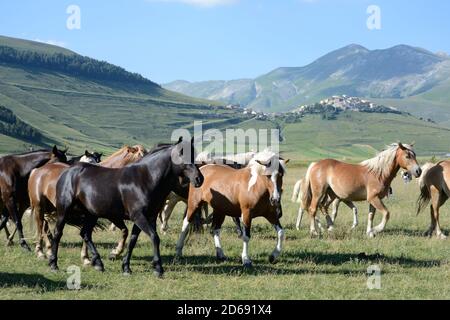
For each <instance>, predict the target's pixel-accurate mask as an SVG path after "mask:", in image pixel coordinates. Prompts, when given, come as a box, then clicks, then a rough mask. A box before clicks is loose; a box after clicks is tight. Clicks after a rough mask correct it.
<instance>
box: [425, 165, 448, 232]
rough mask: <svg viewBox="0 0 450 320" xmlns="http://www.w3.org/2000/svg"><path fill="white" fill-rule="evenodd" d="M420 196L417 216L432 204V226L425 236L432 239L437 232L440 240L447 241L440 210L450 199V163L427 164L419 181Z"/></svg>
mask: <svg viewBox="0 0 450 320" xmlns="http://www.w3.org/2000/svg"><path fill="white" fill-rule="evenodd" d="M419 186H420V196H419V199H418V200H417V204H418V206H417V214H419V213H420V211H422V210H423V209H424V208H425V207H426V206H427V205H428V203H429V202H430V200H431V206H430V215H431V224H430V228H429V229H428V231H427V232H426V233H425V235H427V236H429V237H431V236H432V235H433V233H434V232H436V237H437V238H438V239H446V238H447V236H446V235H445V234H444V233H443V232H442V230H441V225H440V223H439V209H440V207H441V206H442V205H443V204H444V203H445V202H446V201H447V200H448V198H449V197H450V161H449V160H446V161H441V162H439V163H437V164H433V163H426V164H424V165H423V173H422V176H421V177H420V179H419Z"/></svg>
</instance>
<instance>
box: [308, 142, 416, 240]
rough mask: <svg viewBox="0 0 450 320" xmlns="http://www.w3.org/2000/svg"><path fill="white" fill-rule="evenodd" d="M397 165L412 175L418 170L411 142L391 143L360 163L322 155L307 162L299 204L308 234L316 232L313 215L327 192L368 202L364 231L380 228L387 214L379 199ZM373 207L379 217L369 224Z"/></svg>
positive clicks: (373, 213)
mask: <svg viewBox="0 0 450 320" xmlns="http://www.w3.org/2000/svg"><path fill="white" fill-rule="evenodd" d="M401 168H402V169H404V170H407V171H409V172H411V173H412V174H413V175H414V176H415V177H416V178H418V177H420V175H421V173H422V169H421V168H420V166H419V164H418V163H417V160H416V154H415V152H414V150H413V146H412V145H407V144H402V143H394V144H391V145H390V146H388V147H387V149H386V150H384V151H382V152H380V153H379V154H378V155H377V156H375V157H374V158H372V159H369V160H366V161H363V162H361V163H360V164H348V163H344V162H340V161H337V160H334V159H326V160H322V161H319V162H317V164H315V165H313V166H310V168H308V171H307V172H306V177H305V192H304V193H303V198H302V206H303V209H304V210H308V212H309V214H310V218H311V219H310V232H311V235H313V236H316V235H318V233H317V230H316V219H315V218H316V213H317V209H318V208H319V206H320V204H321V203H322V202H323V201H324V199H325V198H326V197H327V195H330V194H331V195H333V196H335V197H337V198H338V199H341V200H346V201H367V202H369V204H370V206H369V219H368V223H367V235H368V236H369V237H370V238H373V237H374V236H375V235H376V234H378V233H380V232H382V231H383V230H384V228H385V226H386V223H387V221H388V220H389V217H390V212H389V210H388V209H387V208H386V206H385V205H384V203H383V201H382V199H383V198H385V197H386V196H387V195H388V194H389V187H390V185H391V182H392V181H393V179H394V178H395V176H396V175H397V173H398V171H399V170H400V169H401ZM376 210H379V211H381V212H382V214H383V219H382V221H381V223H380V224H379V225H377V226H376V227H373V219H374V216H375V212H376ZM328 223H329V224H330V221H328Z"/></svg>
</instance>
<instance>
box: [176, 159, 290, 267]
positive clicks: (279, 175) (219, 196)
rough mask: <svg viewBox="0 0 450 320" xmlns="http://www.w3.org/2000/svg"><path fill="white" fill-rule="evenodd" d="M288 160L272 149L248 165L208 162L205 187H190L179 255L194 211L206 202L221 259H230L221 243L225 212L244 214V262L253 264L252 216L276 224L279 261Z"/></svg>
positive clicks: (235, 214)
mask: <svg viewBox="0 0 450 320" xmlns="http://www.w3.org/2000/svg"><path fill="white" fill-rule="evenodd" d="M287 162H288V160H287V161H284V160H280V158H279V157H278V156H277V155H276V154H274V153H272V152H268V151H265V152H262V153H259V154H257V155H256V156H255V158H253V159H252V160H251V161H250V163H249V165H248V167H247V168H244V169H239V170H236V169H233V168H230V167H228V166H224V165H206V166H204V167H202V168H201V169H200V171H201V172H202V174H203V176H204V178H205V181H204V183H203V185H202V187H201V188H199V189H194V188H192V187H191V188H190V190H189V198H188V211H187V215H186V217H185V219H184V221H183V228H182V232H181V235H180V238H179V240H178V243H177V251H176V255H177V257H180V256H181V255H182V250H183V246H184V241H185V239H186V235H187V232H188V227H189V224H190V223H191V222H192V219H193V216H194V213H195V212H196V211H197V210H198V208H200V207H201V206H202V205H203V204H204V203H208V204H209V205H210V206H211V207H212V208H213V213H212V228H213V234H214V244H215V247H216V256H217V259H218V260H220V261H222V260H224V259H226V257H225V255H224V253H223V250H222V246H221V244H220V229H221V227H222V224H223V222H224V220H225V216H227V215H228V216H230V217H235V218H239V217H240V218H241V220H242V223H243V225H244V232H243V237H242V239H243V241H244V246H243V251H242V263H243V265H244V266H251V264H252V262H251V260H250V258H249V256H248V243H249V240H250V229H251V223H252V219H254V218H256V217H265V218H266V219H267V220H268V221H269V222H270V223H271V224H272V225H273V226H274V228H275V230H276V232H277V235H278V242H277V246H276V248H275V250H274V251H273V252H272V254H271V255H270V258H269V260H270V261H271V262H275V260H276V259H277V258H278V256H279V255H280V253H281V249H282V245H283V241H284V230H283V228H282V227H281V224H280V221H279V219H280V217H281V193H282V191H281V190H282V184H283V175H284V173H285V165H286V163H287Z"/></svg>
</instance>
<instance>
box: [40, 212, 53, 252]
mask: <svg viewBox="0 0 450 320" xmlns="http://www.w3.org/2000/svg"><path fill="white" fill-rule="evenodd" d="M42 235H43V239H44V241H45V255H46V256H47V257H50V255H51V254H52V241H53V240H52V239H53V237H52V234H51V232H50V227H49V224H48V221H47V220H45V216H44V226H43V232H42Z"/></svg>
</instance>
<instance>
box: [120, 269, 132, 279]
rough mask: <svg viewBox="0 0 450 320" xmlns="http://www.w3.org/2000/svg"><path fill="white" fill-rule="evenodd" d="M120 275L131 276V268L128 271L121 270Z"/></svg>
mask: <svg viewBox="0 0 450 320" xmlns="http://www.w3.org/2000/svg"><path fill="white" fill-rule="evenodd" d="M122 275H123V276H124V277H131V270H130V271H124V272H122Z"/></svg>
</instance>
